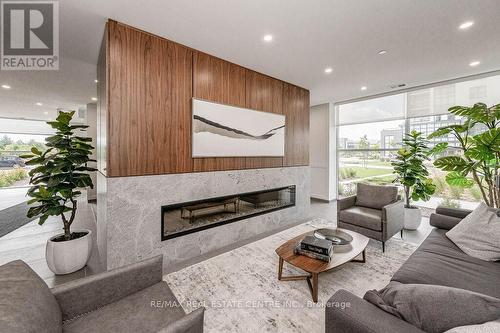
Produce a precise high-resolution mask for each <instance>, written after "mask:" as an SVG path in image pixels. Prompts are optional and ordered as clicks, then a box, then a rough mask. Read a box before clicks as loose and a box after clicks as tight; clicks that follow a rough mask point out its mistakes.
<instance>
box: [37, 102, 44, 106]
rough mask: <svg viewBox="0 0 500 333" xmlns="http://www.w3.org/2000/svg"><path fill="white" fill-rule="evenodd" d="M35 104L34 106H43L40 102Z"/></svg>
mask: <svg viewBox="0 0 500 333" xmlns="http://www.w3.org/2000/svg"><path fill="white" fill-rule="evenodd" d="M35 104H36V105H38V106H42V105H43V104H42V103H40V102H36V103H35Z"/></svg>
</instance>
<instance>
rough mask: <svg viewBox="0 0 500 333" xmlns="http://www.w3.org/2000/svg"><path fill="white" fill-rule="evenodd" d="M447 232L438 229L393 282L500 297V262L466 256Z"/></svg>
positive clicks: (408, 261) (397, 273) (413, 255)
mask: <svg viewBox="0 0 500 333" xmlns="http://www.w3.org/2000/svg"><path fill="white" fill-rule="evenodd" d="M445 233H446V230H441V229H434V230H433V231H432V232H431V234H430V235H429V236H428V237H427V239H426V240H425V241H424V242H423V243H422V245H420V247H419V248H418V249H417V250H416V251H415V252H414V253H413V254H412V255H411V256H410V257H409V258H408V260H407V261H406V262H405V263H404V264H403V266H401V268H400V269H399V270H398V271H397V272H396V274H394V276H393V277H392V280H393V281H398V282H401V283H421V284H435V285H442V286H448V287H454V288H461V289H466V290H470V291H474V292H477V293H481V294H485V295H489V296H492V297H496V298H500V283H499V277H500V262H491V261H484V260H481V259H477V258H474V257H471V256H469V255H467V254H465V253H464V252H463V251H462V250H460V249H459V248H458V247H457V246H456V245H455V244H453V242H451V241H450V240H449V239H448V238H447V237H446V236H445Z"/></svg>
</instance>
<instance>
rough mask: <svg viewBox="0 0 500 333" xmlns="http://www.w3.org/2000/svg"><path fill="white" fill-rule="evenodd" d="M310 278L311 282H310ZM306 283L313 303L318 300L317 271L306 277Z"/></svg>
mask: <svg viewBox="0 0 500 333" xmlns="http://www.w3.org/2000/svg"><path fill="white" fill-rule="evenodd" d="M311 279H312V282H311ZM307 284H308V285H309V289H310V290H311V296H312V299H313V302H314V303H317V302H318V273H311V276H310V277H308V278H307Z"/></svg>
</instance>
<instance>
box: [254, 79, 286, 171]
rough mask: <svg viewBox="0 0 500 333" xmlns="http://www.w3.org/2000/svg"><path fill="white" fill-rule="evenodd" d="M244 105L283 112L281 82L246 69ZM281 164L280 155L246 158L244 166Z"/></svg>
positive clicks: (259, 166)
mask: <svg viewBox="0 0 500 333" xmlns="http://www.w3.org/2000/svg"><path fill="white" fill-rule="evenodd" d="M246 107H247V108H249V109H254V110H259V111H266V112H273V113H279V114H283V82H282V81H279V80H276V79H273V78H271V77H269V76H266V75H263V74H260V73H257V72H254V71H251V70H247V71H246ZM285 115H286V114H285ZM285 125H286V124H285ZM285 132H286V126H285ZM281 166H283V158H282V157H266V158H262V157H247V158H246V167H247V168H250V169H256V168H272V167H281Z"/></svg>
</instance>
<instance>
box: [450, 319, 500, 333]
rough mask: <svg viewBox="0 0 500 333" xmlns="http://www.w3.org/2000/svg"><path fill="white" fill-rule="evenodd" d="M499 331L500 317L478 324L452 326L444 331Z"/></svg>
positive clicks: (475, 332)
mask: <svg viewBox="0 0 500 333" xmlns="http://www.w3.org/2000/svg"><path fill="white" fill-rule="evenodd" d="M498 332H500V319H499V320H495V321H489V322H487V323H484V324H479V325H467V326H460V327H454V328H452V329H451V330H448V331H446V332H444V333H498Z"/></svg>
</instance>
